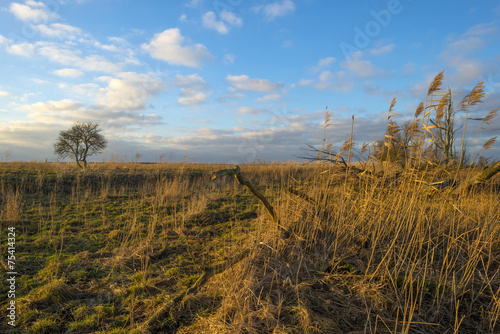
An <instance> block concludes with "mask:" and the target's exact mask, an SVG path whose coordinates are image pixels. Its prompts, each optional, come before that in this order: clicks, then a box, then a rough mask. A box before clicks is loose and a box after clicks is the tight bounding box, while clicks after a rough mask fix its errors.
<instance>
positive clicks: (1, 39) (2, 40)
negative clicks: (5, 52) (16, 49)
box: [0, 35, 10, 44]
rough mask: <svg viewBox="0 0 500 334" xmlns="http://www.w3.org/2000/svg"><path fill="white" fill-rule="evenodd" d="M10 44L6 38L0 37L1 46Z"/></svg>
mask: <svg viewBox="0 0 500 334" xmlns="http://www.w3.org/2000/svg"><path fill="white" fill-rule="evenodd" d="M9 42H10V41H9V39H7V38H6V37H5V36H2V35H0V44H7V43H9Z"/></svg>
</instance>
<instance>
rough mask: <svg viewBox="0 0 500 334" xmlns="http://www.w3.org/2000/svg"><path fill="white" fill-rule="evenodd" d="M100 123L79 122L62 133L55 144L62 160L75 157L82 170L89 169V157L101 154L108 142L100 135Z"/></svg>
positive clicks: (56, 151) (55, 150) (55, 148)
mask: <svg viewBox="0 0 500 334" xmlns="http://www.w3.org/2000/svg"><path fill="white" fill-rule="evenodd" d="M101 131H102V130H101V129H100V128H99V124H98V123H92V122H77V123H75V124H73V126H72V127H71V129H69V130H66V131H61V132H60V133H59V137H58V138H57V140H56V143H55V144H54V152H55V153H56V154H57V155H58V156H59V157H61V158H65V157H68V156H69V157H73V158H74V159H75V161H76V163H77V164H78V167H80V168H82V165H81V164H80V162H83V167H84V168H86V167H87V157H89V156H91V155H94V154H98V153H101V152H102V150H103V149H105V148H106V145H107V143H108V141H107V140H106V138H104V136H103V135H102V134H101V133H100V132H101Z"/></svg>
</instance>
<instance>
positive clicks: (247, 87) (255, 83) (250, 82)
mask: <svg viewBox="0 0 500 334" xmlns="http://www.w3.org/2000/svg"><path fill="white" fill-rule="evenodd" d="M226 80H227V81H228V82H229V83H230V84H231V85H232V87H231V88H232V90H233V91H234V90H238V91H253V92H265V93H271V92H274V91H276V90H278V89H281V88H282V87H283V84H282V83H273V82H271V81H269V80H266V79H251V78H249V77H248V76H247V75H228V76H227V77H226Z"/></svg>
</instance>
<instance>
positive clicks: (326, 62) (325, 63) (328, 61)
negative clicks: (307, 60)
mask: <svg viewBox="0 0 500 334" xmlns="http://www.w3.org/2000/svg"><path fill="white" fill-rule="evenodd" d="M335 60H336V59H335V58H334V57H326V58H322V59H320V60H318V64H316V66H314V67H313V71H314V72H319V71H321V70H322V69H324V68H326V67H330V65H332V64H333V63H334V62H335Z"/></svg>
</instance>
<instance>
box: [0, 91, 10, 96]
mask: <svg viewBox="0 0 500 334" xmlns="http://www.w3.org/2000/svg"><path fill="white" fill-rule="evenodd" d="M6 96H10V93H9V92H6V91H4V90H0V97H6Z"/></svg>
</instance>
